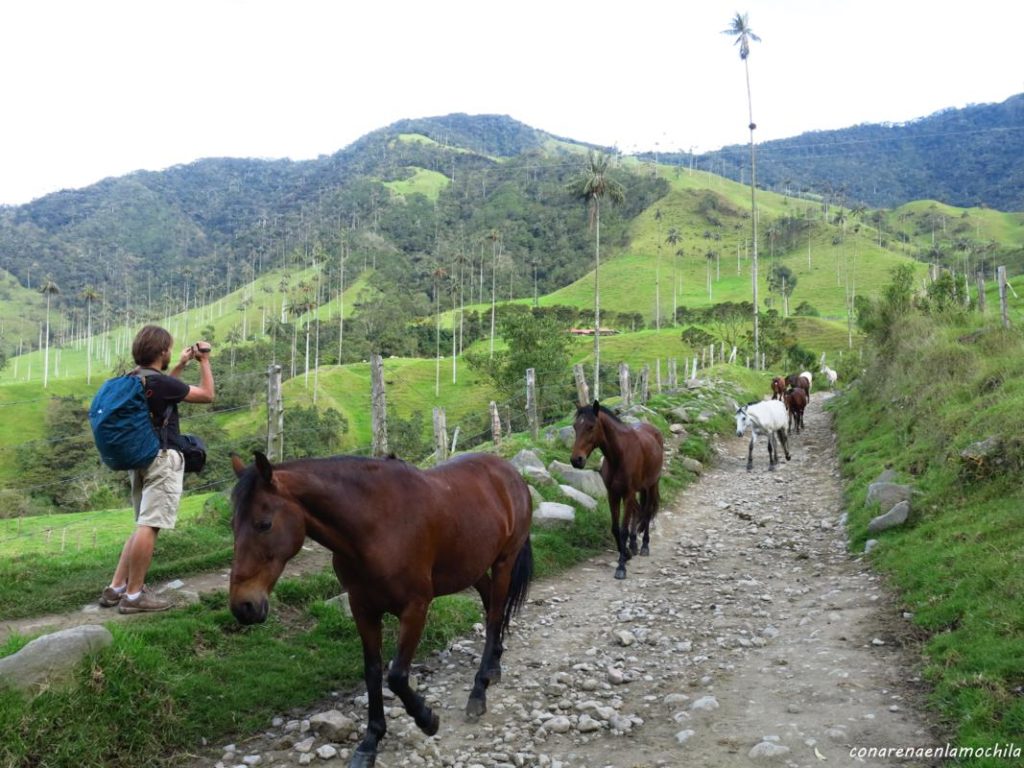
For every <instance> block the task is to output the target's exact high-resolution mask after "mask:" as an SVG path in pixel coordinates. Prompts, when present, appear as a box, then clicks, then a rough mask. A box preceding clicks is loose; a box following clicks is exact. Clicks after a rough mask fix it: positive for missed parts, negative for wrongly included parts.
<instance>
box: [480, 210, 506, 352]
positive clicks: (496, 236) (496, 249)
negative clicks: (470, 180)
mask: <svg viewBox="0 0 1024 768" xmlns="http://www.w3.org/2000/svg"><path fill="white" fill-rule="evenodd" d="M487 238H488V239H489V240H490V241H491V351H490V353H489V355H488V356H489V357H492V358H493V357H494V315H495V312H496V310H497V298H496V291H497V286H498V283H497V280H498V255H499V254H500V253H501V233H500V232H499V231H498V230H496V229H492V230H491V231H490V233H489V234H488V235H487ZM481 277H483V267H482V266H481Z"/></svg>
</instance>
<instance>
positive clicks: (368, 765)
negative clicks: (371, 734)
mask: <svg viewBox="0 0 1024 768" xmlns="http://www.w3.org/2000/svg"><path fill="white" fill-rule="evenodd" d="M376 762H377V753H376V752H363V751H362V749H357V750H356V751H355V752H353V753H352V759H351V760H349V761H348V768H373V766H374V764H375V763H376Z"/></svg>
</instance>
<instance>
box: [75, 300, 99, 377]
mask: <svg viewBox="0 0 1024 768" xmlns="http://www.w3.org/2000/svg"><path fill="white" fill-rule="evenodd" d="M78 296H79V298H81V299H82V301H84V302H85V317H86V328H85V335H86V337H87V338H86V342H85V383H86V384H92V303H93V302H94V301H96V299H98V298H99V297H100V294H99V291H97V290H96V289H95V288H93V287H92V286H91V285H87V286H85V288H83V289H82V292H81V293H79V294H78Z"/></svg>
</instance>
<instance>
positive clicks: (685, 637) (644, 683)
mask: <svg viewBox="0 0 1024 768" xmlns="http://www.w3.org/2000/svg"><path fill="white" fill-rule="evenodd" d="M823 397H824V396H823V395H821V394H819V395H815V396H814V397H813V399H812V403H811V405H810V406H809V407H808V409H807V417H806V423H807V426H806V429H805V430H804V432H803V433H802V434H800V435H795V436H793V438H792V439H791V451H792V461H790V462H788V463H786V462H783V463H782V464H781V465H780V467H779V468H778V470H777V471H775V472H769V471H768V468H767V462H768V459H767V452H766V449H765V445H764V443H763V441H762V442H759V444H758V446H757V450H756V451H755V457H754V469H753V471H752V472H750V473H748V472H746V471H745V463H746V446H747V442H748V441H747V440H746V439H744V440H740V439H737V438H727V439H726V440H724V441H723V443H722V445H721V446H720V448H719V455H718V457H717V460H716V462H715V466H714V467H712V468H710V469H709V470H708V471H707V472H706V473H705V474H704V476H703V478H702V479H701V481H700V482H699V483H697V484H695V485H694V486H692V487H691V488H690V489H688V490H687V491H686V492H685V493H684V494H683V495H682V496H681V497H680V498H679V499H677V501H676V503H675V504H674V505H672V506H671V508H668V509H664V510H663V511H662V513H661V514H660V515H659V517H658V520H657V527H656V530H655V532H654V536H653V538H652V546H651V556H650V557H647V558H634V559H633V560H632V561H631V562H630V564H629V576H628V578H627V579H626V580H625V581H616V580H615V579H613V578H612V573H613V570H614V566H615V561H614V557H613V556H612V553H611V552H610V551H609V552H608V553H607V555H605V556H601V557H599V558H595V559H593V560H592V561H590V562H588V563H584V564H582V565H580V566H578V567H576V568H574V569H572V570H570V571H568V572H566V573H564V574H563V575H561V576H559V577H558V578H556V579H552V580H548V581H544V582H538V583H536V584H534V585H533V589H532V592H531V599H530V602H529V603H528V605H527V606H526V607H525V609H524V611H523V614H522V615H521V617H520V618H519V619H518V620H517V622H516V625H515V627H514V631H513V632H512V633H511V635H510V636H509V637H508V639H507V651H506V653H505V656H504V659H503V666H504V671H505V675H504V679H503V681H502V682H501V683H500V684H498V685H496V686H494V687H492V688H491V690H490V692H489V697H488V703H489V711H488V713H487V714H486V715H485V716H484V717H483V718H482V719H481V721H480V722H479V723H477V724H468V723H466V722H464V720H463V717H462V710H463V707H464V706H465V702H466V697H467V695H468V691H469V687H470V684H471V682H472V679H473V674H474V672H475V666H476V663H477V659H478V656H477V654H478V653H479V651H480V647H481V640H480V638H479V637H469V638H465V639H463V640H460V641H458V642H456V643H454V644H453V646H452V647H451V648H450V649H449V650H447V651H445V652H443V653H440V654H435V655H433V656H430V657H427V658H425V659H423V660H422V661H421V663H420V664H419V665H417V667H416V669H415V673H416V677H417V679H418V686H419V689H420V690H421V691H422V692H423V693H424V694H425V695H426V697H427V699H428V701H429V702H430V703H431V704H432V706H434V708H435V711H437V712H438V713H439V714H440V716H441V728H440V731H439V733H438V734H437V735H436V736H434V737H432V738H429V739H428V738H425V737H423V736H422V734H420V733H419V731H418V730H416V728H415V726H414V725H413V724H412V721H411V719H410V718H409V717H408V716H407V715H405V713H404V711H402V710H401V709H400V708H395V707H391V708H390V709H389V710H388V728H389V732H388V735H387V737H386V738H385V740H384V742H383V744H382V750H381V752H380V755H379V758H378V761H377V766H378V767H379V768H397V766H453V767H454V768H483V767H485V766H486V767H487V768H491V767H492V766H493V767H500V768H507V767H508V766H524V765H525V766H542V767H544V768H547V767H548V766H550V767H551V768H599V767H603V766H612V767H614V768H653V767H654V766H681V765H684V764H685V765H695V766H702V767H703V768H727V767H728V768H733V767H735V766H748V765H762V764H769V765H770V764H778V765H787V766H794V767H796V766H808V767H809V766H821V765H825V766H853V765H856V766H865V765H866V766H890V765H901V766H909V765H925V764H926V763H913V762H905V761H900V760H897V759H896V758H873V757H856V756H851V749H859V748H871V747H900V746H907V745H913V746H922V747H927V746H939V745H940V744H939V743H937V741H936V736H935V735H934V733H933V731H931V730H930V729H929V726H928V724H927V723H926V721H925V720H924V718H923V717H922V715H921V714H920V709H919V707H918V706H917V702H916V701H915V693H914V691H915V690H916V689H917V688H918V687H919V681H918V678H917V676H916V671H915V669H914V664H915V663H916V660H915V652H914V648H913V646H912V645H911V646H909V647H908V646H906V645H905V644H904V638H906V637H909V631H908V627H907V625H908V622H907V621H906V620H905V619H903V618H902V616H901V610H900V609H899V607H898V606H897V605H896V604H895V603H894V600H893V598H892V597H891V595H889V594H888V593H887V592H886V590H885V588H884V586H883V584H882V583H881V580H880V579H879V578H878V577H877V576H876V575H874V574H873V573H872V572H871V570H870V569H869V568H868V566H867V564H866V563H865V562H863V561H862V560H860V559H858V558H853V557H851V556H850V555H849V554H848V553H847V551H846V547H845V532H844V530H843V527H842V525H841V523H840V516H841V513H842V509H841V491H840V481H839V473H838V469H837V463H836V457H835V450H834V437H833V433H832V430H831V423H830V419H829V417H828V415H827V414H826V413H824V412H823V411H822V403H823ZM332 707H336V708H338V709H340V710H342V711H343V712H344V713H345V714H346V715H348V716H349V717H351V718H352V719H353V720H355V721H356V722H357V723H358V724H359V726H360V727H362V726H363V724H364V722H365V715H366V711H365V696H363V695H362V693H361V692H360V691H350V692H340V693H338V694H337V695H336V696H335V698H334V699H333V700H331V701H328V702H323V703H321V704H320V705H318V706H314V707H310V708H308V709H307V710H305V711H302V712H292V713H282V715H281V717H279V718H276V719H275V722H274V723H273V724H269V723H268V730H267V731H266V732H264V733H261V734H255V735H253V736H252V737H250V738H248V739H246V740H245V741H244V742H239V743H238V744H237V745H232V746H235V747H236V748H235V749H232V750H227V751H225V749H224V748H223V747H224V746H225V745H218V746H216V747H215V748H211V749H210V750H209V751H208V754H207V756H205V757H201V758H200V759H198V760H197V761H196V762H195V763H194V766H196V768H198V766H215V765H218V764H219V765H221V766H233V765H241V764H243V760H245V758H248V760H247V761H246V762H247V763H248V764H253V763H254V756H256V755H259V756H260V760H259V765H261V766H286V765H287V766H290V765H303V764H308V763H309V762H310V761H312V760H313V759H314V757H315V756H316V754H317V753H316V751H315V750H317V749H324V750H326V751H325V752H324V753H323V754H320V755H319V757H316V760H317V761H318V762H319V761H320V760H323V759H329V760H331V761H333V762H335V763H336V762H337V759H338V758H340V759H346V758H347V756H348V754H349V751H350V750H351V748H352V746H353V745H354V741H353V739H355V735H353V736H352V737H351V738H350V739H348V740H345V739H339V740H340V741H341V742H342V743H339V744H330V743H328V742H329V740H328V739H327V738H325V737H322V736H318V737H316V738H314V739H310V738H309V737H311V736H313V733H312V732H310V731H306V730H304V729H305V728H308V723H304V720H307V719H308V718H309V717H310V716H311V715H312V714H314V713H317V712H321V711H323V710H325V709H330V708H332ZM335 748H337V751H338V755H337V758H335V757H332V756H331V755H332V754H333V753H332V750H334V749H335ZM325 756H326V758H325Z"/></svg>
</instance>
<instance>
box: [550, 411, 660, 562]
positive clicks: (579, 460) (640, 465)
mask: <svg viewBox="0 0 1024 768" xmlns="http://www.w3.org/2000/svg"><path fill="white" fill-rule="evenodd" d="M573 429H575V430H576V441H575V443H574V444H573V446H572V458H571V459H570V462H571V463H572V465H573V466H574V467H576V469H582V468H583V466H584V465H585V464H586V463H587V458H588V457H589V456H590V454H591V453H592V452H593V450H594V449H595V448H600V449H601V453H602V454H603V455H604V462H603V463H602V464H601V479H602V480H604V486H605V488H607V489H608V506H609V508H610V509H611V513H612V538H613V539H615V544H616V546H617V547H618V550H619V564H618V567H617V568H616V569H615V578H616V579H624V578H626V561H627V560H629V558H630V557H632V556H633V555H635V554H636V553H637V542H636V537H637V532H638V531H639V532H642V533H643V546H642V547H641V549H640V554H641V555H648V554H650V541H651V521H652V520H654V516H655V515H656V514H657V513H658V504H659V502H660V500H661V495H660V491H659V490H658V480H659V479H660V478H661V464H662V461H663V459H664V456H665V440H664V438H663V437H662V436H661V432H659V431H658V430H657V429H656V428H655V427H653V426H651V425H650V424H637V425H636V426H629V425H628V424H624V423H623V422H621V421H620V420H619V419H618V417H617V416H615V415H614V414H613V413H612V412H611V411H609V410H608V409H607V408H605V407H604V406H602V405H601V404H600V403H598V401H597V400H595V401H594V404H593V405H592V406H591V405H584V406H581V407H579V408H577V409H576V420H575V421H574V422H573ZM638 496H639V501H638V500H637V497H638ZM623 502H624V503H625V514H624V516H623V520H622V527H620V526H619V507H620V505H622V504H623ZM627 539H628V547H627Z"/></svg>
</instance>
